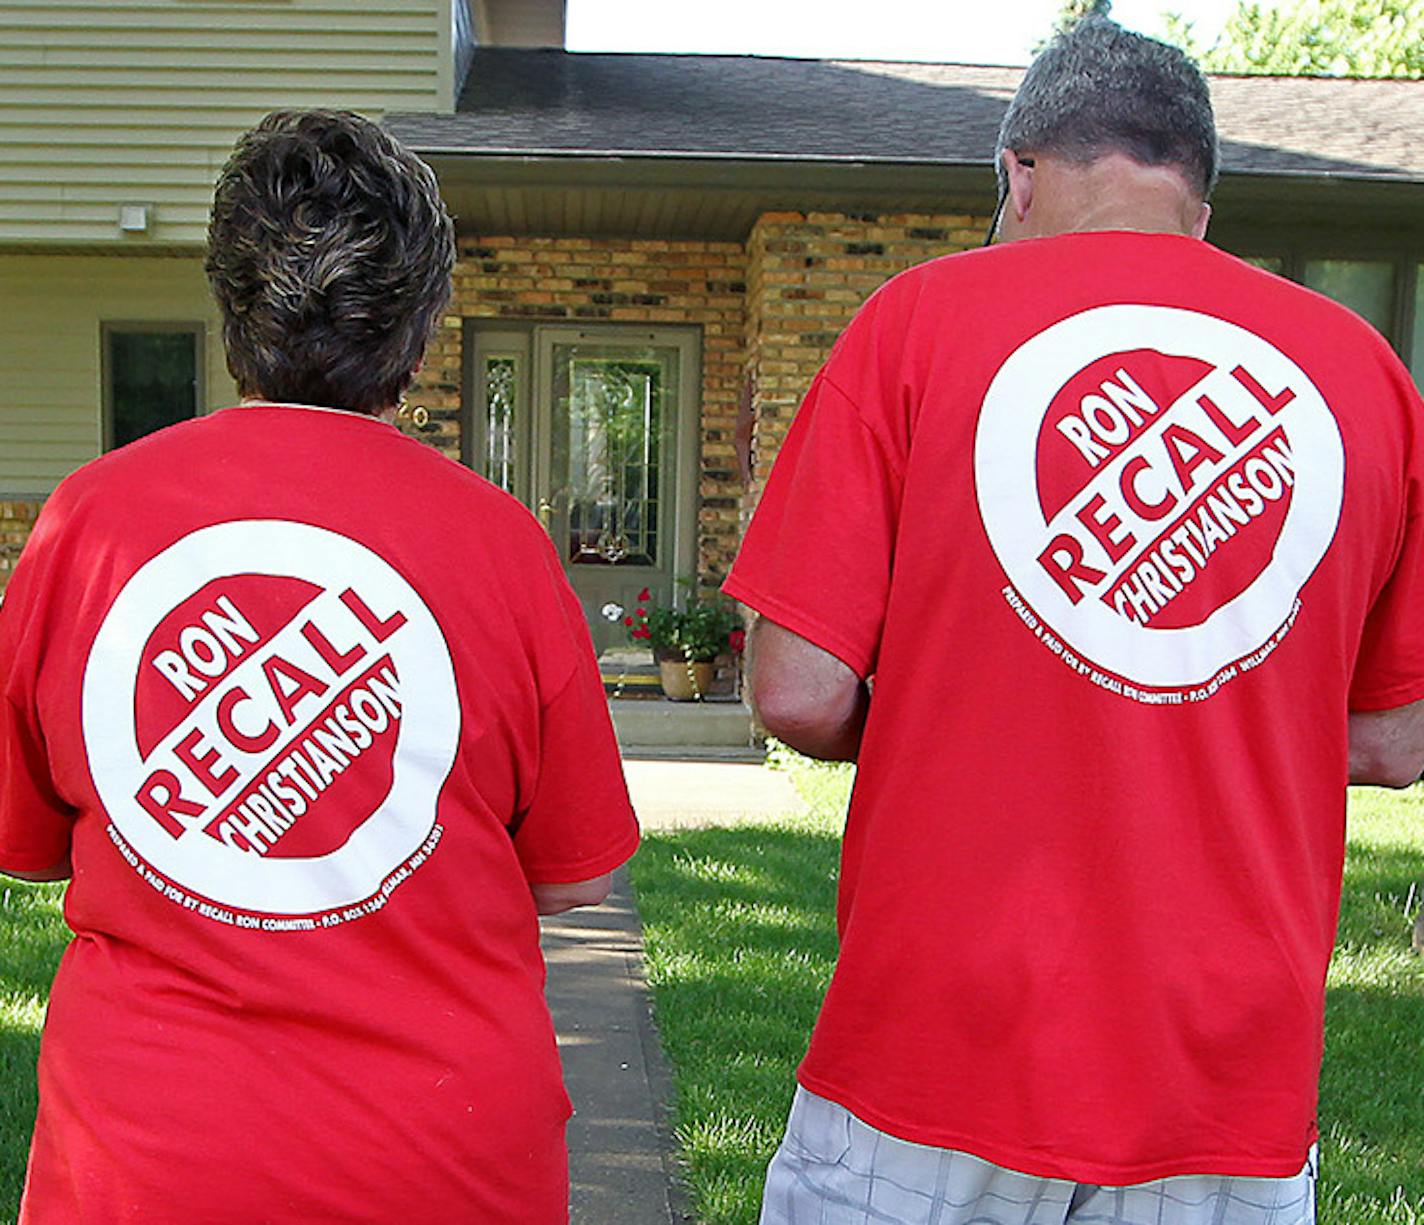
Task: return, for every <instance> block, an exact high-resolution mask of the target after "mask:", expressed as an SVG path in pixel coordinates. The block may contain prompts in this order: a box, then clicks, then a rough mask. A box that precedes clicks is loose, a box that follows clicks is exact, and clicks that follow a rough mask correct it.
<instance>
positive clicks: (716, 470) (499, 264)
mask: <svg viewBox="0 0 1424 1225" xmlns="http://www.w3.org/2000/svg"><path fill="white" fill-rule="evenodd" d="M459 247H460V258H459V262H458V264H457V266H456V269H455V296H454V299H453V301H452V302H451V304H450V308H449V311H448V312H447V315H446V318H445V320H444V322H443V324H442V326H441V328H440V331H439V333H438V335H437V336H436V338H435V340H434V342H433V344H432V345H431V347H430V350H429V353H428V355H427V357H426V363H425V368H424V369H423V370H422V372H421V375H420V378H419V380H418V382H417V385H416V387H415V388H414V389H413V390H412V392H411V395H410V401H411V403H412V404H424V405H425V406H426V407H427V408H428V409H429V410H430V414H431V420H430V422H429V424H428V425H427V426H425V427H424V429H423V430H422V431H420V432H421V433H422V434H423V435H424V436H425V438H426V439H427V441H430V442H432V443H433V444H434V445H436V446H438V447H440V448H441V449H442V450H443V451H445V452H446V454H448V455H451V456H453V457H455V458H458V457H459V454H460V397H461V387H460V383H461V377H462V374H461V361H462V355H461V350H462V331H463V320H464V319H466V318H480V319H510V320H519V319H536V320H539V321H542V322H550V323H553V322H558V323H569V324H574V325H578V324H589V323H644V324H654V325H659V326H661V325H678V324H681V325H688V324H693V325H696V326H697V327H698V328H699V329H700V330H701V334H702V423H701V446H700V452H699V494H700V509H699V514H698V569H699V571H700V573H701V575H702V577H703V579H704V581H707V582H718V581H720V579H721V578H722V577H723V576H724V575H725V574H726V571H727V568H728V566H729V565H730V564H731V559H732V557H733V555H734V554H735V552H736V548H737V541H738V539H739V536H738V528H739V507H740V500H741V495H742V484H741V479H740V476H739V474H738V472H737V462H736V452H735V447H734V443H733V432H734V430H735V428H736V420H737V407H738V396H739V391H740V387H741V378H742V367H743V360H742V343H743V328H744V308H745V300H746V285H745V278H746V251H745V249H744V248H743V246H742V244H741V243H728V242H691V241H666V242H665V241H659V240H652V239H646V240H645V239H612V238H510V237H501V236H480V237H474V238H462V239H461V240H460V244H459Z"/></svg>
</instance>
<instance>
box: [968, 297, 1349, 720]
mask: <svg viewBox="0 0 1424 1225" xmlns="http://www.w3.org/2000/svg"><path fill="white" fill-rule="evenodd" d="M1124 337H1129V338H1131V340H1130V346H1131V347H1127V348H1124V344H1123V340H1124ZM1344 465H1345V457H1344V448H1343V445H1342V443H1341V440H1340V431H1339V428H1338V426H1337V425H1336V422H1335V418H1334V416H1333V414H1332V413H1331V412H1330V409H1329V407H1328V406H1327V405H1326V403H1325V400H1324V399H1323V397H1322V396H1321V395H1320V392H1319V391H1318V390H1317V389H1316V387H1315V386H1314V384H1312V383H1311V382H1310V380H1309V379H1308V378H1307V377H1306V375H1305V373H1304V372H1303V371H1302V370H1301V369H1300V367H1299V366H1297V365H1296V364H1295V363H1294V362H1293V361H1291V360H1290V358H1288V357H1286V356H1285V354H1283V353H1281V352H1280V350H1278V349H1277V348H1275V347H1274V346H1273V345H1271V344H1268V343H1267V342H1266V341H1264V340H1262V339H1261V338H1260V337H1259V336H1256V335H1255V334H1253V333H1251V332H1248V331H1247V330H1245V329H1244V328H1241V327H1238V326H1237V325H1235V324H1232V323H1228V322H1226V321H1224V320H1222V319H1217V318H1215V317H1213V316H1210V315H1203V314H1199V313H1197V312H1195V311H1189V310H1181V309H1177V308H1173V307H1164V306H1140V305H1115V306H1102V307H1097V308H1094V309H1092V310H1087V311H1083V312H1082V313H1080V314H1077V315H1073V316H1070V317H1069V318H1067V319H1064V320H1062V321H1060V322H1059V323H1056V324H1054V325H1053V326H1052V327H1049V328H1047V329H1045V330H1044V331H1043V332H1040V333H1039V334H1038V335H1036V336H1034V337H1032V338H1031V339H1030V340H1028V341H1026V342H1025V343H1024V344H1022V345H1021V346H1020V347H1019V348H1018V349H1017V350H1015V351H1014V353H1013V354H1012V355H1011V356H1010V357H1009V358H1008V360H1007V361H1005V363H1004V364H1003V366H1002V367H1001V368H1000V370H999V372H998V374H997V375H996V376H995V377H994V380H993V382H992V383H991V384H990V387H989V391H988V394H987V395H986V396H985V399H984V404H983V408H982V410H981V412H980V416H979V422H978V428H977V432H976V435H975V446H974V476H975V489H976V496H977V498H978V502H979V511H980V515H981V517H982V519H983V523H984V527H985V530H986V532H987V533H988V536H989V542H990V545H991V546H992V548H993V550H994V553H995V555H996V556H997V557H998V559H999V562H1000V564H1001V565H1002V566H1003V568H1004V571H1005V573H1006V574H1007V576H1008V578H1009V581H1010V583H1011V584H1012V586H1013V588H1014V590H1013V591H1006V596H1008V597H1009V599H1010V603H1011V604H1015V606H1016V608H1017V610H1018V611H1019V614H1020V616H1021V617H1022V618H1023V620H1024V622H1025V624H1026V625H1028V626H1029V628H1030V629H1032V630H1034V632H1036V633H1037V634H1038V635H1039V636H1040V637H1041V638H1045V640H1046V641H1047V642H1048V643H1049V645H1050V646H1055V647H1056V648H1057V649H1058V653H1060V654H1064V655H1065V656H1066V658H1067V659H1068V662H1070V663H1071V664H1073V665H1075V666H1077V667H1078V669H1079V670H1080V671H1082V672H1085V673H1087V672H1090V671H1091V672H1092V673H1093V675H1094V679H1098V676H1099V672H1101V673H1103V674H1111V677H1115V678H1120V679H1121V680H1125V681H1128V682H1131V683H1132V685H1142V686H1148V687H1151V688H1153V689H1157V690H1177V691H1181V690H1187V689H1190V688H1192V687H1200V686H1202V685H1205V684H1207V683H1209V682H1212V681H1213V679H1214V678H1216V679H1218V680H1219V679H1230V675H1234V674H1235V673H1234V672H1232V671H1231V670H1232V669H1233V668H1235V667H1236V666H1237V665H1240V664H1242V663H1243V661H1246V663H1247V666H1249V663H1250V659H1249V657H1251V656H1252V655H1253V653H1256V652H1260V651H1262V650H1263V649H1264V648H1267V647H1269V646H1270V645H1272V644H1273V642H1275V641H1279V636H1280V635H1281V634H1282V633H1283V632H1284V629H1285V628H1288V627H1289V625H1290V624H1291V622H1292V619H1293V617H1294V615H1295V609H1296V606H1297V597H1298V595H1299V592H1300V589H1301V587H1302V586H1303V585H1304V584H1305V581H1306V580H1307V579H1308V578H1309V577H1310V575H1311V574H1312V572H1313V571H1314V570H1315V567H1316V566H1317V565H1318V564H1319V562H1320V559H1321V558H1322V557H1323V556H1324V555H1325V551H1326V549H1327V548H1328V547H1329V545H1330V542H1331V540H1332V539H1333V538H1334V534H1335V528H1336V524H1337V522H1338V520H1339V515H1340V504H1341V498H1342V494H1343V489H1344ZM1025 605H1026V606H1027V607H1025ZM1258 662H1259V661H1258ZM1224 671H1225V672H1227V673H1229V674H1230V675H1226V676H1224V677H1223V672H1224ZM1109 687H1113V686H1112V685H1110V686H1109ZM1214 691H1215V689H1214V688H1213V690H1212V692H1214ZM1197 692H1198V693H1200V690H1198V691H1197Z"/></svg>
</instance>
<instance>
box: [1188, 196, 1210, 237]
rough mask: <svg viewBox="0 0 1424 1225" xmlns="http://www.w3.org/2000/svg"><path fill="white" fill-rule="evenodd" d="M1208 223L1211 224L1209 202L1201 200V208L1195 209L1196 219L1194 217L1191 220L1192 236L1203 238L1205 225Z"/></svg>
mask: <svg viewBox="0 0 1424 1225" xmlns="http://www.w3.org/2000/svg"><path fill="white" fill-rule="evenodd" d="M1210 224H1211V205H1210V204H1207V203H1206V202H1205V201H1203V202H1202V206H1201V208H1200V209H1199V210H1198V211H1197V219H1196V220H1195V221H1194V222H1192V237H1193V238H1205V237H1206V227H1207V226H1208V225H1210Z"/></svg>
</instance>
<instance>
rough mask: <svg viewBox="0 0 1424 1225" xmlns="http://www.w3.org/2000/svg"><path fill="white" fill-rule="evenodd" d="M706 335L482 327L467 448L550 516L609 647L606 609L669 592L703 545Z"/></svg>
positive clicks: (614, 635) (613, 631) (613, 642)
mask: <svg viewBox="0 0 1424 1225" xmlns="http://www.w3.org/2000/svg"><path fill="white" fill-rule="evenodd" d="M697 339H698V338H697V334H696V333H695V332H693V331H691V330H682V329H667V330H656V331H649V330H647V329H642V330H632V329H627V328H617V327H593V328H577V327H562V326H557V327H555V326H551V327H543V326H537V327H533V328H529V329H527V330H524V331H519V332H516V331H505V330H495V329H494V328H490V329H488V330H486V329H484V328H477V330H476V333H475V344H474V349H473V355H474V371H473V374H474V376H475V377H474V378H473V380H472V381H473V383H474V384H475V385H474V387H473V388H471V391H472V392H473V395H472V396H471V400H472V401H473V407H474V410H475V411H474V413H473V417H474V421H473V423H472V424H473V426H474V428H473V429H472V430H471V431H470V432H469V433H470V439H469V442H468V443H467V455H466V457H467V460H468V461H469V462H471V463H472V465H473V466H474V467H476V468H477V469H478V470H480V471H482V472H483V473H484V474H485V475H486V476H488V477H489V478H490V479H491V480H494V481H496V483H498V484H501V485H503V486H504V487H505V488H507V489H509V490H510V491H511V492H512V493H514V494H515V496H516V497H519V498H521V499H522V500H523V501H524V502H525V504H526V505H528V506H529V507H530V509H532V510H533V511H534V512H535V513H536V514H537V515H538V516H539V519H540V522H541V523H543V525H544V528H545V530H546V531H548V533H549V535H550V537H551V538H552V539H553V541H554V545H555V547H556V548H557V549H558V552H559V556H560V557H561V559H562V560H563V563H564V567H565V569H566V571H567V573H568V575H569V578H570V580H571V581H572V583H573V587H574V591H575V592H576V593H577V594H578V597H579V600H580V601H581V603H582V604H583V608H584V612H585V615H586V616H587V617H588V622H589V628H590V629H591V630H592V632H593V638H594V644H595V646H596V647H597V648H598V649H599V650H600V651H602V650H604V649H606V648H608V647H610V646H618V645H622V644H624V643H625V642H626V641H627V639H626V635H625V632H624V629H623V626H622V625H621V623H618V622H613V621H610V620H609V619H608V618H607V617H605V616H604V615H603V612H602V610H603V609H604V608H605V606H607V605H609V604H617V605H620V606H622V607H624V608H629V609H631V608H632V607H633V606H634V604H635V603H636V602H637V596H638V593H639V592H640V591H641V590H642V589H643V588H645V587H647V588H650V589H651V590H652V591H654V592H655V593H656V597H657V599H659V600H660V601H663V602H667V601H670V600H671V599H672V597H673V594H674V585H675V579H676V578H677V577H679V576H691V575H692V573H693V569H694V564H695V548H696V534H695V522H696V460H697V450H696V444H697V394H696V389H697V380H698V370H697V366H698V344H697Z"/></svg>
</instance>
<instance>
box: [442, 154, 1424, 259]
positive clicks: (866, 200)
mask: <svg viewBox="0 0 1424 1225" xmlns="http://www.w3.org/2000/svg"><path fill="white" fill-rule="evenodd" d="M423 156H424V157H425V159H426V160H427V161H429V162H430V164H431V165H432V166H433V167H434V168H435V171H436V173H437V175H438V176H439V178H440V184H441V190H442V192H443V194H444V196H445V199H446V202H447V204H448V206H449V208H450V211H451V212H452V213H453V214H454V215H455V219H456V225H457V227H458V229H459V231H460V232H461V233H462V234H569V235H590V236H605V237H640V238H701V239H709V240H714V241H730V242H738V241H742V240H744V239H745V238H746V236H747V234H748V233H749V232H750V231H751V228H752V226H753V225H754V224H755V222H756V219H757V217H759V216H760V215H761V214H762V213H765V212H776V211H782V210H795V211H799V212H813V211H822V210H823V211H827V212H843V213H857V212H866V213H881V214H883V213H972V214H977V215H981V216H982V215H987V213H988V212H989V211H990V210H991V209H992V208H993V206H994V179H993V175H992V173H991V172H990V170H989V168H988V167H987V166H951V165H926V164H924V163H909V164H906V163H891V162H862V161H853V160H833V159H819V160H812V161H790V160H787V159H780V158H764V159H754V160H749V159H740V158H717V159H709V158H673V157H652V158H650V157H641V158H639V157H573V156H542V157H534V156H529V157H511V156H500V155H489V154H472V153H467V152H463V151H452V152H443V151H442V152H431V151H427V152H424V153H423ZM1213 206H1214V210H1215V213H1214V219H1213V223H1212V225H1213V236H1214V237H1216V238H1217V239H1219V240H1221V241H1223V242H1224V243H1227V244H1228V245H1252V246H1260V245H1261V243H1262V242H1267V245H1269V241H1268V240H1271V241H1279V240H1280V239H1281V237H1282V236H1283V235H1285V234H1288V233H1291V232H1299V231H1317V232H1320V231H1325V232H1327V233H1328V234H1329V235H1330V236H1331V237H1332V239H1334V240H1338V243H1339V244H1341V245H1343V246H1346V247H1352V248H1353V247H1360V246H1366V247H1368V246H1370V245H1371V244H1372V243H1374V244H1378V245H1398V244H1399V243H1400V242H1418V241H1421V240H1424V183H1419V182H1410V181H1399V180H1389V179H1378V178H1354V177H1347V176H1331V177H1321V176H1319V175H1316V174H1310V173H1304V172H1295V173H1289V172H1287V173H1281V172H1276V173H1273V174H1240V173H1237V174H1230V173H1228V174H1225V175H1223V176H1222V179H1221V182H1220V184H1219V185H1218V187H1217V190H1216V194H1215V197H1214V201H1213Z"/></svg>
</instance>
